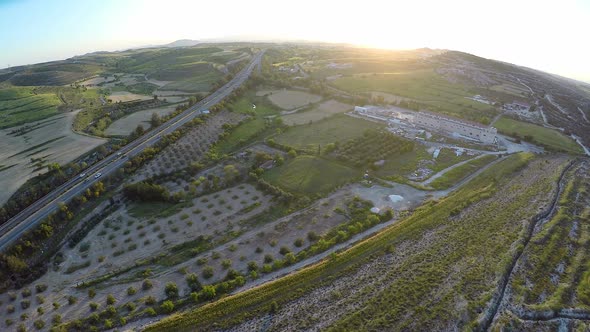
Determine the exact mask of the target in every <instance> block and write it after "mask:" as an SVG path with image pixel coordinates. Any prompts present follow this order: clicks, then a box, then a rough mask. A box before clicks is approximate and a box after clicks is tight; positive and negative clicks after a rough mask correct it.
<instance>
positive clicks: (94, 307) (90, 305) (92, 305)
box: [88, 302, 99, 311]
mask: <svg viewBox="0 0 590 332" xmlns="http://www.w3.org/2000/svg"><path fill="white" fill-rule="evenodd" d="M88 306H89V307H90V310H92V311H96V309H98V306H99V304H98V303H96V302H90V303H89V304H88Z"/></svg>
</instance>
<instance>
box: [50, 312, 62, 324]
mask: <svg viewBox="0 0 590 332" xmlns="http://www.w3.org/2000/svg"><path fill="white" fill-rule="evenodd" d="M51 322H52V323H53V325H57V324H61V315H59V314H57V315H54V316H53V318H52V319H51Z"/></svg>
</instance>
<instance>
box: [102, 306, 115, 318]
mask: <svg viewBox="0 0 590 332" xmlns="http://www.w3.org/2000/svg"><path fill="white" fill-rule="evenodd" d="M105 314H106V315H107V316H110V317H113V316H115V315H116V314H117V309H116V308H115V306H114V305H109V306H107V309H106V310H105Z"/></svg>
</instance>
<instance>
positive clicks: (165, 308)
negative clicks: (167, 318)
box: [160, 300, 174, 313]
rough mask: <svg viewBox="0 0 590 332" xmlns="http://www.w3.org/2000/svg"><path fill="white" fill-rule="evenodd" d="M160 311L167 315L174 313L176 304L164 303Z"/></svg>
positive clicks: (168, 301)
mask: <svg viewBox="0 0 590 332" xmlns="http://www.w3.org/2000/svg"><path fill="white" fill-rule="evenodd" d="M160 309H162V311H164V312H165V313H171V312H172V311H174V303H172V301H170V300H167V301H164V302H163V303H162V305H161V306H160Z"/></svg>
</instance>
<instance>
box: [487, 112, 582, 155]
mask: <svg viewBox="0 0 590 332" xmlns="http://www.w3.org/2000/svg"><path fill="white" fill-rule="evenodd" d="M494 126H495V127H496V128H498V131H499V132H501V133H503V134H506V135H513V134H514V133H517V134H518V136H520V137H525V136H529V137H532V139H533V143H538V144H541V145H543V146H546V147H548V148H550V149H552V150H558V151H564V152H569V153H575V154H581V153H583V150H582V148H581V147H580V146H579V145H578V144H577V143H576V142H575V141H574V140H573V139H571V138H570V137H567V136H566V135H564V134H562V133H560V132H558V131H556V130H553V129H549V128H545V127H541V126H537V125H534V124H531V123H526V122H522V121H517V120H513V119H510V118H506V117H501V118H500V119H498V121H496V123H495V124H494Z"/></svg>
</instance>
